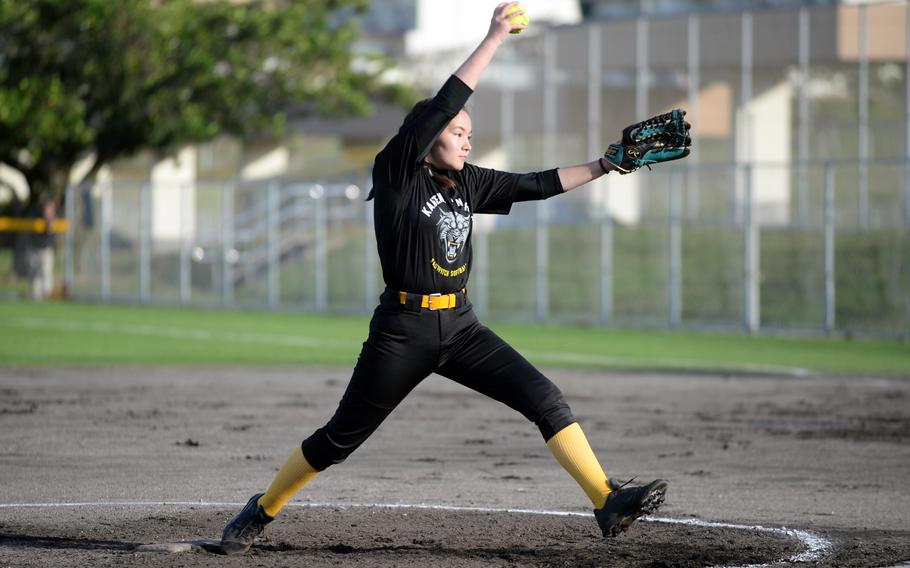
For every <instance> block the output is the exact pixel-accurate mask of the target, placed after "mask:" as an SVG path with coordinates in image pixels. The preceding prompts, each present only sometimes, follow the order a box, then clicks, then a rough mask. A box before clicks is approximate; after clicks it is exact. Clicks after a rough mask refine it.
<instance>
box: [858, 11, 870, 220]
mask: <svg viewBox="0 0 910 568" xmlns="http://www.w3.org/2000/svg"><path fill="white" fill-rule="evenodd" d="M857 10H858V11H859V25H858V27H859V29H858V35H859V37H858V38H857V43H858V44H859V45H858V51H859V86H858V89H859V93H858V94H857V98H858V100H859V109H858V111H857V114H858V115H859V180H858V182H859V192H858V201H859V203H858V204H857V216H858V217H859V218H858V219H857V224H858V226H859V228H861V229H865V228H866V223H867V222H868V219H869V156H870V147H869V50H868V44H869V42H868V37H869V33H868V31H869V26H868V13H867V11H866V5H865V4H860V5H859V6H857Z"/></svg>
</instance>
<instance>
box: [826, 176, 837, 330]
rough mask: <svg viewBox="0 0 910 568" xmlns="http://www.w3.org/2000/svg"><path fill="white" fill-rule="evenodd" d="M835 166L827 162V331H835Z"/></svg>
mask: <svg viewBox="0 0 910 568" xmlns="http://www.w3.org/2000/svg"><path fill="white" fill-rule="evenodd" d="M834 181H835V180H834V168H833V165H832V163H831V162H825V196H824V209H825V213H824V232H825V259H824V270H825V314H824V323H823V328H824V331H825V333H829V334H830V333H832V332H833V331H834V326H835V325H836V322H835V301H836V289H835V281H834V237H835V217H834V213H835V212H834Z"/></svg>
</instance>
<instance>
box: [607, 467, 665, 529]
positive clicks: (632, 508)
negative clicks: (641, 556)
mask: <svg viewBox="0 0 910 568" xmlns="http://www.w3.org/2000/svg"><path fill="white" fill-rule="evenodd" d="M633 479H634V478H633ZM631 482H632V480H631V479H630V480H629V481H627V482H625V483H623V484H622V485H618V484H617V483H616V482H615V481H613V480H612V479H607V483H608V484H609V485H610V489H612V490H613V491H612V492H611V493H610V494H609V495H607V502H606V503H604V506H603V507H602V508H600V509H594V518H595V519H597V524H598V525H600V530H601V531H603V534H604V536H618V535H619V533H621V532H622V531H624V530H626V529H627V528H629V525H631V524H632V523H634V522H635V519H637V518H638V517H640V516H642V515H650V514H651V513H653V512H655V511H657V509H658V508H659V507H660V506H661V505H662V504H663V502H664V498H665V497H666V496H667V482H666V481H664V480H663V479H657V480H654V481H652V482H651V483H649V484H647V485H642V486H637V487H626V485H628V484H629V483H631Z"/></svg>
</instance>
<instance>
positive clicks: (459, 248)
mask: <svg viewBox="0 0 910 568" xmlns="http://www.w3.org/2000/svg"><path fill="white" fill-rule="evenodd" d="M471 93H472V90H471V89H470V88H469V87H468V86H467V85H465V84H464V83H463V82H462V81H461V80H460V79H459V78H458V77H456V76H454V75H453V76H452V77H450V78H449V80H448V81H446V83H445V85H443V86H442V88H441V89H440V90H439V92H438V93H437V94H436V96H435V97H434V98H433V100H432V102H431V103H430V105H429V107H428V108H427V109H426V110H425V111H424V112H423V113H422V114H421V115H419V116H417V117H416V118H415V119H414V120H412V121H410V122H409V123H407V124H405V125H403V126H402V127H401V129H400V130H399V131H398V133H397V134H396V135H395V136H394V137H393V138H392V139H391V140H390V141H389V143H388V144H387V145H386V147H385V148H384V149H383V150H382V151H381V152H379V154H378V155H377V156H376V160H375V162H374V165H373V196H374V197H375V199H376V204H375V208H374V226H375V230H376V241H377V246H378V249H379V261H380V264H381V265H382V275H383V279H384V280H385V283H386V286H388V287H389V288H391V289H393V290H399V291H406V292H415V293H420V294H432V293H435V292H441V293H448V292H454V291H457V290H460V289H462V288H464V287H465V286H466V284H467V281H468V275H469V273H470V270H471V257H472V250H471V228H472V221H471V216H472V215H473V214H474V213H498V214H507V213H508V212H509V211H510V209H511V207H512V203H514V202H516V201H526V200H530V199H545V198H547V197H550V196H552V195H556V194H558V193H562V191H563V189H562V185H561V184H560V182H559V176H558V175H557V173H556V170H555V169H553V170H548V171H545V172H535V173H527V174H516V173H508V172H500V171H496V170H492V169H487V168H480V167H477V166H475V165H472V164H468V163H466V164H465V166H464V169H462V170H461V171H445V172H439V171H436V172H434V173H435V174H437V175H440V174H441V175H445V176H447V177H449V178H450V179H452V180H453V181H454V182H455V188H454V189H445V188H442V187H440V186H439V185H438V184H437V183H436V182H435V181H434V180H433V178H432V177H431V173H430V172H429V171H428V169H427V168H426V167H424V166H423V160H424V158H425V157H426V156H427V154H428V153H429V151H430V149H431V148H432V146H433V143H434V142H435V141H436V138H437V137H438V136H439V134H440V133H441V132H442V131H443V129H444V128H445V127H446V126H447V125H448V124H449V122H450V121H451V120H452V119H453V118H454V117H455V115H457V114H458V112H459V111H460V110H461V109H462V108H463V107H464V105H465V103H466V102H467V100H468V98H469V97H470V96H471Z"/></svg>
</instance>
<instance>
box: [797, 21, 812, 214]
mask: <svg viewBox="0 0 910 568" xmlns="http://www.w3.org/2000/svg"><path fill="white" fill-rule="evenodd" d="M809 24H810V22H809V9H808V8H807V7H805V6H802V7H800V9H799V39H798V44H799V74H798V77H799V83H798V87H797V88H798V94H797V98H798V111H797V113H798V117H799V118H798V120H797V123H798V124H799V127H798V128H799V132H798V133H797V140H798V153H797V160H798V162H799V170H798V174H797V175H798V181H797V202H796V203H797V214H796V217H797V219H798V220H799V224H800V225H801V226H803V227H805V226H807V225H808V224H809V55H810V49H809V48H810V43H809V39H810V37H809V33H810V30H811V27H810V25H809Z"/></svg>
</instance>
